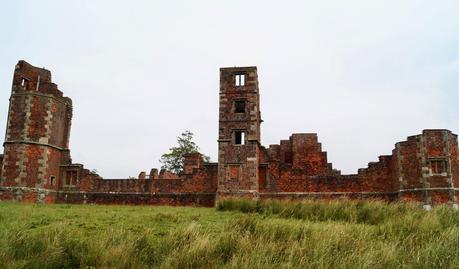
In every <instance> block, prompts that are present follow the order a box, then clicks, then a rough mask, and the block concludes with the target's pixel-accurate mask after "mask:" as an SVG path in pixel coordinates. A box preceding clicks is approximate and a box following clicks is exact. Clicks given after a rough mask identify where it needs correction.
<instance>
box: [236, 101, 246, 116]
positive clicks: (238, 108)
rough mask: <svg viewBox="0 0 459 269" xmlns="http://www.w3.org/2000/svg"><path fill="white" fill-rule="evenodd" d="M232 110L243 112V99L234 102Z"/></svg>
mask: <svg viewBox="0 0 459 269" xmlns="http://www.w3.org/2000/svg"><path fill="white" fill-rule="evenodd" d="M234 112H235V113H245V101H244V100H238V101H235V102H234Z"/></svg>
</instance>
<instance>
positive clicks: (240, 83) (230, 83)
mask: <svg viewBox="0 0 459 269" xmlns="http://www.w3.org/2000/svg"><path fill="white" fill-rule="evenodd" d="M261 122H262V120H261V118H260V96H259V91H258V76H257V68H256V67H234V68H221V69H220V111H219V135H218V190H217V191H218V195H219V196H220V197H224V196H246V197H250V198H252V197H257V196H258V189H259V188H258V165H259V164H258V156H259V151H260V124H261Z"/></svg>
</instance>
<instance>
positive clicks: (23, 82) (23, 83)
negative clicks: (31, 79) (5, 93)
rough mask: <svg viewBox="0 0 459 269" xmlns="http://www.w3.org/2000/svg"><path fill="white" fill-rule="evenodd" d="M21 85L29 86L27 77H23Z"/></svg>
mask: <svg viewBox="0 0 459 269" xmlns="http://www.w3.org/2000/svg"><path fill="white" fill-rule="evenodd" d="M21 86H22V87H25V86H27V79H25V78H22V79H21Z"/></svg>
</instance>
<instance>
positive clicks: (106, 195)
mask: <svg viewBox="0 0 459 269" xmlns="http://www.w3.org/2000/svg"><path fill="white" fill-rule="evenodd" d="M56 202H57V203H69V204H123V205H124V204H125V205H169V206H203V207H213V206H214V205H215V193H135V192H131V193H126V192H124V193H122V192H118V193H117V192H58V193H57V199H56Z"/></svg>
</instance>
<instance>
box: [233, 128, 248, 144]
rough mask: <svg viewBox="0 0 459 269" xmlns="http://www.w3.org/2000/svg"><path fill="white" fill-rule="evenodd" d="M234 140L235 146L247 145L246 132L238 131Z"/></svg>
mask: <svg viewBox="0 0 459 269" xmlns="http://www.w3.org/2000/svg"><path fill="white" fill-rule="evenodd" d="M234 138H235V141H234V144H236V145H245V132H244V131H236V132H235V137H234Z"/></svg>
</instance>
